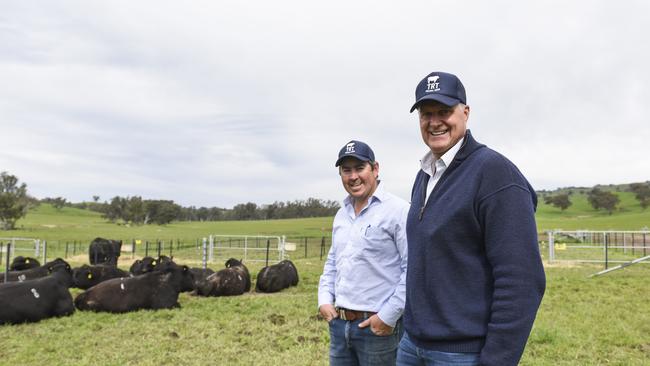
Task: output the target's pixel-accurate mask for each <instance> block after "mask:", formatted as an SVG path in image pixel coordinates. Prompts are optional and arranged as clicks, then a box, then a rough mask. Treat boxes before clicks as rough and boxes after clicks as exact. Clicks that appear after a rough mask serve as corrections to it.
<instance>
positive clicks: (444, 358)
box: [397, 332, 479, 366]
mask: <svg viewBox="0 0 650 366" xmlns="http://www.w3.org/2000/svg"><path fill="white" fill-rule="evenodd" d="M478 361H479V354H478V353H454V352H440V351H431V350H428V349H424V348H420V347H418V346H416V345H415V344H414V343H413V342H412V341H411V340H410V339H409V337H408V333H406V332H404V336H403V337H402V340H401V341H400V342H399V348H398V350H397V365H399V366H451V365H462V366H475V365H478Z"/></svg>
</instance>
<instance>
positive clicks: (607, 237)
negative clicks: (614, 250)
mask: <svg viewBox="0 0 650 366" xmlns="http://www.w3.org/2000/svg"><path fill="white" fill-rule="evenodd" d="M608 242H609V233H605V269H607V266H608V263H607V262H608V259H609V258H608V253H607V245H608Z"/></svg>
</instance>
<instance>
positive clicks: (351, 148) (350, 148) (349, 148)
mask: <svg viewBox="0 0 650 366" xmlns="http://www.w3.org/2000/svg"><path fill="white" fill-rule="evenodd" d="M353 152H354V142H350V143H349V144H346V145H345V153H346V154H352V153H353Z"/></svg>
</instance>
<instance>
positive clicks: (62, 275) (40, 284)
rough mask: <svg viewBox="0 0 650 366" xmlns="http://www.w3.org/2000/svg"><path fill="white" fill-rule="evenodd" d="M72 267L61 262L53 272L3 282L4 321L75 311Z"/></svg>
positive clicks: (0, 310) (0, 315)
mask: <svg viewBox="0 0 650 366" xmlns="http://www.w3.org/2000/svg"><path fill="white" fill-rule="evenodd" d="M71 285H72V272H71V271H70V267H69V266H68V267H65V266H57V267H56V268H55V269H54V271H53V272H52V275H51V276H48V277H43V278H37V279H33V280H26V281H24V282H8V283H4V284H0V324H6V323H9V324H16V323H23V322H36V321H39V320H42V319H46V318H51V317H55V316H64V315H70V314H72V313H73V312H74V306H73V304H72V296H70V291H69V290H68V288H69V287H70V286H71Z"/></svg>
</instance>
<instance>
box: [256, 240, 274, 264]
mask: <svg viewBox="0 0 650 366" xmlns="http://www.w3.org/2000/svg"><path fill="white" fill-rule="evenodd" d="M257 239H258V240H259V238H257ZM269 250H271V239H266V262H265V263H266V266H267V267H268V266H269Z"/></svg>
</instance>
